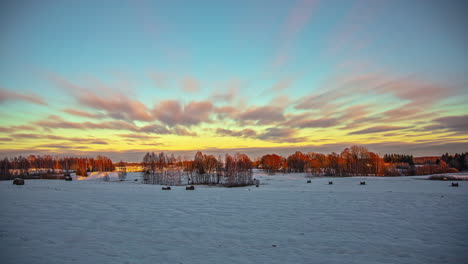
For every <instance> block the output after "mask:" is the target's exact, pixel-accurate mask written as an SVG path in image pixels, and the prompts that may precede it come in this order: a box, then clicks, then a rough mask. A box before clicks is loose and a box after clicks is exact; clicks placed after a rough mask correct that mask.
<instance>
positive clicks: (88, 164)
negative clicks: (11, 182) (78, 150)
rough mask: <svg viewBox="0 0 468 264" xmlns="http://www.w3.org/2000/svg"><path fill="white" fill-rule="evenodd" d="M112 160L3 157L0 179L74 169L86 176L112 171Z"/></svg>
mask: <svg viewBox="0 0 468 264" xmlns="http://www.w3.org/2000/svg"><path fill="white" fill-rule="evenodd" d="M114 169H115V167H114V165H113V163H112V160H110V159H109V158H108V157H105V156H100V155H98V156H97V157H96V158H92V157H52V156H50V155H42V156H40V155H38V156H36V155H29V156H27V157H24V156H18V157H12V158H4V159H3V160H0V179H2V180H8V179H13V178H15V177H18V176H20V177H24V178H28V177H33V176H34V175H36V176H37V175H56V174H63V173H64V172H65V173H66V172H69V171H75V172H76V174H77V175H81V176H87V172H91V171H113V170H114Z"/></svg>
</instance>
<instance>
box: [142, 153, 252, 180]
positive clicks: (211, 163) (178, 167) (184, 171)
mask: <svg viewBox="0 0 468 264" xmlns="http://www.w3.org/2000/svg"><path fill="white" fill-rule="evenodd" d="M172 157H173V155H172ZM142 166H143V168H144V171H143V182H144V183H150V184H168V185H177V184H182V183H184V184H216V185H222V186H227V187H235V186H246V185H250V184H252V183H253V180H252V174H253V173H252V168H253V166H252V161H251V160H250V158H249V157H248V156H247V155H245V154H239V153H237V154H236V155H234V156H231V155H229V154H227V155H226V157H225V162H223V160H222V158H221V156H219V157H218V158H216V157H215V156H213V155H206V154H203V153H201V152H197V153H196V154H195V156H194V158H193V160H183V161H182V160H181V159H180V158H179V159H177V160H176V159H169V160H168V157H167V155H165V154H164V153H163V152H161V153H159V154H155V153H149V152H148V153H146V155H145V156H144V157H143V162H142Z"/></svg>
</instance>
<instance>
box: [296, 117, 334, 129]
mask: <svg viewBox="0 0 468 264" xmlns="http://www.w3.org/2000/svg"><path fill="white" fill-rule="evenodd" d="M341 120H342V119H341V118H334V117H330V118H318V119H303V120H292V121H290V122H287V124H288V125H290V126H293V127H298V128H320V127H321V128H327V127H334V126H337V125H339V124H340V123H341V122H340V121H341Z"/></svg>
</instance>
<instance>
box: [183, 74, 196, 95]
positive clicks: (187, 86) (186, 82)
mask: <svg viewBox="0 0 468 264" xmlns="http://www.w3.org/2000/svg"><path fill="white" fill-rule="evenodd" d="M180 85H181V87H182V90H183V91H184V92H188V93H194V92H198V91H200V82H199V81H198V80H197V79H195V78H193V77H190V76H187V77H185V78H184V79H182V80H181V81H180Z"/></svg>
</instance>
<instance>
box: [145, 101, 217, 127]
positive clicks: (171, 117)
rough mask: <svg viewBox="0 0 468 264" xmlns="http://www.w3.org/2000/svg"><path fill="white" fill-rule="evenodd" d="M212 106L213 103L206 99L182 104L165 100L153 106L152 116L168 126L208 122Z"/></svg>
mask: <svg viewBox="0 0 468 264" xmlns="http://www.w3.org/2000/svg"><path fill="white" fill-rule="evenodd" d="M213 108H214V106H213V104H212V103H211V102H208V101H191V102H189V103H188V104H186V105H182V104H181V103H180V102H178V101H176V100H167V101H162V102H160V103H159V105H156V106H155V107H154V109H153V116H154V117H155V118H156V119H158V120H159V121H161V122H162V123H164V124H166V125H169V126H175V125H183V126H191V125H198V124H200V123H202V122H210V115H211V113H212V111H213Z"/></svg>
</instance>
